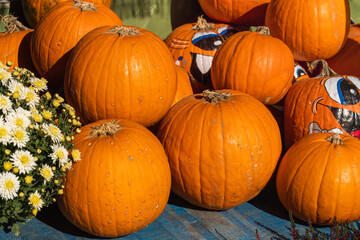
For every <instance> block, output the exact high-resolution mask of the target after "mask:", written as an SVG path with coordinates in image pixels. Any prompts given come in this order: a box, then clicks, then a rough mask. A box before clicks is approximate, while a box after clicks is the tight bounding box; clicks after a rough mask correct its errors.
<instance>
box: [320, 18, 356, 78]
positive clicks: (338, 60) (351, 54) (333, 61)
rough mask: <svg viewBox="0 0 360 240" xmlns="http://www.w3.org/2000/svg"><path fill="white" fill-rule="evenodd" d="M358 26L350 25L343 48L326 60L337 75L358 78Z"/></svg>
mask: <svg viewBox="0 0 360 240" xmlns="http://www.w3.org/2000/svg"><path fill="white" fill-rule="evenodd" d="M359 61H360V25H358V26H356V25H351V26H350V32H349V35H348V38H347V40H346V43H345V45H344V47H343V48H342V49H341V50H340V51H339V52H338V53H337V54H336V55H335V56H334V57H332V58H329V59H327V60H326V62H327V63H328V64H329V66H330V67H331V69H333V70H334V71H335V72H336V73H338V74H347V75H353V76H357V77H360V68H359V66H358V65H357V63H358V62H359Z"/></svg>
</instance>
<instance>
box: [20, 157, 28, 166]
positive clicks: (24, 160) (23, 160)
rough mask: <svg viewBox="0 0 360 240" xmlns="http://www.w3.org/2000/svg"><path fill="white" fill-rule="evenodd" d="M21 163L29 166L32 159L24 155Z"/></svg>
mask: <svg viewBox="0 0 360 240" xmlns="http://www.w3.org/2000/svg"><path fill="white" fill-rule="evenodd" d="M20 161H21V162H22V164H28V163H29V162H30V158H29V157H28V156H26V155H23V156H21V157H20Z"/></svg>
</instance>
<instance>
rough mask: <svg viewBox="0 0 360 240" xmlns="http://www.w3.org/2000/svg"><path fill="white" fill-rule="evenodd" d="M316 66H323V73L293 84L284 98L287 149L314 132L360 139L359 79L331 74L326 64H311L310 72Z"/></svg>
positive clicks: (316, 62)
mask: <svg viewBox="0 0 360 240" xmlns="http://www.w3.org/2000/svg"><path fill="white" fill-rule="evenodd" d="M319 63H322V64H323V71H322V73H321V74H320V75H318V76H317V77H314V78H308V79H305V80H302V81H298V82H296V83H294V84H293V85H292V86H291V88H290V90H289V91H288V93H287V96H286V98H285V105H284V129H285V130H284V137H285V145H286V148H289V147H290V146H291V145H292V144H294V143H295V142H296V141H298V140H299V139H300V138H302V137H304V136H305V135H307V134H312V133H317V132H332V133H340V134H345V135H352V136H355V137H358V138H359V137H360V79H359V78H358V77H355V76H349V75H337V74H335V73H334V72H331V74H330V71H331V69H330V68H329V67H328V66H327V64H326V62H325V61H320V60H319V61H313V62H312V63H311V64H309V65H310V69H312V68H315V66H316V65H317V64H319ZM326 71H328V73H327V72H326Z"/></svg>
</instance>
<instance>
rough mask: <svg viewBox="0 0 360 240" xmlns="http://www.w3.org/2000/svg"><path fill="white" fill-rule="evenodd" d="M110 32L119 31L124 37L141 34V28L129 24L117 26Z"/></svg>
mask: <svg viewBox="0 0 360 240" xmlns="http://www.w3.org/2000/svg"><path fill="white" fill-rule="evenodd" d="M108 32H109V33H117V34H119V35H120V36H122V37H126V36H134V35H140V31H139V29H136V28H132V27H128V26H116V27H113V28H112V29H110V30H109V31H108Z"/></svg>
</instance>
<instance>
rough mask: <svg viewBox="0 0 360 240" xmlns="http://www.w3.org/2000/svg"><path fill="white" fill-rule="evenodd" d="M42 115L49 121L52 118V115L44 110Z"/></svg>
mask: <svg viewBox="0 0 360 240" xmlns="http://www.w3.org/2000/svg"><path fill="white" fill-rule="evenodd" d="M42 115H43V117H44V118H45V119H50V118H51V117H52V113H51V112H49V111H47V110H45V111H44V112H43V114H42Z"/></svg>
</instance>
